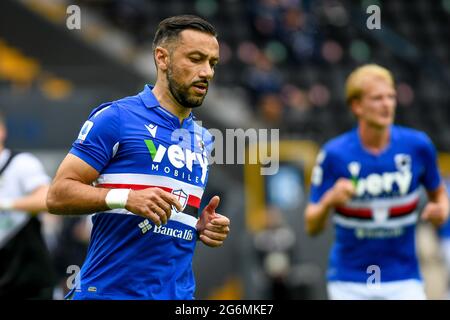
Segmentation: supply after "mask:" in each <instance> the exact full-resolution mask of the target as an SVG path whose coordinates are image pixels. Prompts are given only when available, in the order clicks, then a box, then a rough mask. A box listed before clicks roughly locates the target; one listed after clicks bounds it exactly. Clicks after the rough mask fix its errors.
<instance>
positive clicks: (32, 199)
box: [11, 185, 49, 214]
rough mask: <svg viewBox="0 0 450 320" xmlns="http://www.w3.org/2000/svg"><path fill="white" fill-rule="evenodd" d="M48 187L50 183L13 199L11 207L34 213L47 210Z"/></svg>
mask: <svg viewBox="0 0 450 320" xmlns="http://www.w3.org/2000/svg"><path fill="white" fill-rule="evenodd" d="M48 187H49V186H48V185H42V186H40V187H37V188H36V189H35V190H33V192H31V193H30V194H28V195H26V196H24V197H22V198H19V199H17V200H15V201H13V202H12V203H11V209H13V210H19V211H25V212H29V213H33V214H36V213H39V212H42V211H47V205H46V204H45V199H46V197H47V192H48Z"/></svg>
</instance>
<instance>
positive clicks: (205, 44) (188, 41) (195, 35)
mask: <svg viewBox="0 0 450 320" xmlns="http://www.w3.org/2000/svg"><path fill="white" fill-rule="evenodd" d="M178 41H179V47H180V48H182V49H185V50H187V51H191V50H197V51H201V52H202V51H205V52H206V51H210V50H218V49H219V43H218V41H217V39H216V37H214V36H213V35H212V34H209V33H207V32H202V31H198V30H192V29H187V30H183V31H182V32H180V35H179V40H178Z"/></svg>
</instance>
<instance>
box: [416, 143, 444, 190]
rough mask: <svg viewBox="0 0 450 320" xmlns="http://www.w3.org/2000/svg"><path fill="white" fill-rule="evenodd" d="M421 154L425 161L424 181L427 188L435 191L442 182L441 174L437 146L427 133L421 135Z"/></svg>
mask: <svg viewBox="0 0 450 320" xmlns="http://www.w3.org/2000/svg"><path fill="white" fill-rule="evenodd" d="M420 156H421V157H422V159H423V163H424V174H423V177H422V183H423V185H424V187H425V189H427V190H429V191H434V190H436V189H437V188H438V187H439V185H440V184H441V175H440V173H439V168H438V164H437V152H436V148H435V146H434V144H433V142H432V141H431V139H430V138H429V137H428V136H427V135H426V134H423V136H422V137H421V144H420Z"/></svg>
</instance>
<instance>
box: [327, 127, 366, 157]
mask: <svg viewBox="0 0 450 320" xmlns="http://www.w3.org/2000/svg"><path fill="white" fill-rule="evenodd" d="M357 141H358V137H357V134H356V130H355V129H353V130H349V131H346V132H344V133H342V134H340V135H338V136H336V137H334V138H332V139H330V140H328V141H327V142H326V143H325V144H324V146H323V149H324V150H326V151H327V152H336V153H341V152H344V151H345V150H348V149H349V148H350V147H351V146H352V145H354V144H356V143H357Z"/></svg>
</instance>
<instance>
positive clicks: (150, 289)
mask: <svg viewBox="0 0 450 320" xmlns="http://www.w3.org/2000/svg"><path fill="white" fill-rule="evenodd" d="M153 45H154V61H155V64H156V68H157V79H156V83H155V86H154V87H151V86H148V85H147V86H145V88H144V90H143V91H142V92H140V93H139V94H137V95H135V96H130V97H126V98H123V99H120V100H116V101H113V102H109V103H104V104H102V105H100V106H99V107H97V108H96V109H94V110H93V111H92V113H91V114H90V116H89V119H88V120H87V121H86V122H85V124H84V125H83V127H82V129H81V131H80V134H79V136H78V139H77V140H76V141H75V142H74V143H73V146H72V149H71V150H70V152H69V154H68V155H67V157H66V158H65V159H64V160H63V162H62V163H61V165H60V167H59V169H58V171H57V173H56V176H55V178H54V181H53V183H52V185H51V187H50V190H49V193H48V197H47V204H48V207H49V210H50V212H52V213H56V214H71V215H74V214H75V215H79V214H90V213H95V214H94V216H93V219H92V220H93V230H92V235H91V242H90V245H89V249H88V254H87V257H86V260H85V263H84V264H83V267H82V269H81V271H80V275H79V279H78V280H79V281H77V282H76V285H75V287H74V289H73V290H72V291H71V292H70V293H69V295H68V298H69V299H193V298H194V291H195V281H194V275H193V271H192V257H193V254H194V249H195V246H196V240H197V239H198V240H200V241H201V242H203V243H205V244H206V245H208V246H212V247H216V246H220V245H221V244H222V243H223V241H224V240H225V238H226V237H227V234H228V232H229V224H230V221H229V219H228V218H227V217H225V216H223V215H220V214H219V213H217V212H216V208H217V206H218V204H219V197H217V196H215V197H213V198H212V199H211V201H210V202H209V204H208V205H207V206H206V207H205V208H204V210H203V211H202V212H201V213H200V214H198V209H199V206H200V201H201V198H202V195H203V191H204V189H205V185H206V182H207V178H208V171H209V166H208V158H207V155H208V151H210V150H211V146H212V137H211V135H210V134H209V133H208V131H207V130H205V129H204V128H202V127H201V126H199V125H198V124H197V123H196V122H195V121H194V120H193V116H192V112H191V110H192V109H193V108H195V107H198V106H200V105H201V104H202V102H203V99H204V98H205V96H206V93H207V91H208V86H209V83H210V81H211V79H212V78H213V75H214V67H215V66H216V64H217V63H218V60H219V45H218V41H217V38H216V31H215V29H214V27H213V26H212V25H211V24H209V23H208V22H207V21H205V20H203V19H201V18H199V17H196V16H190V15H183V16H175V17H170V18H167V19H165V20H163V21H162V22H161V23H160V24H159V26H158V30H157V32H156V34H155V38H154V40H153Z"/></svg>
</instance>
